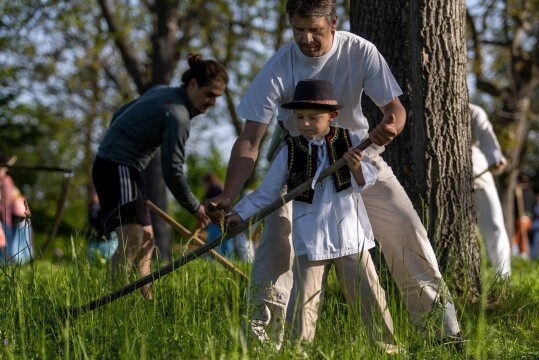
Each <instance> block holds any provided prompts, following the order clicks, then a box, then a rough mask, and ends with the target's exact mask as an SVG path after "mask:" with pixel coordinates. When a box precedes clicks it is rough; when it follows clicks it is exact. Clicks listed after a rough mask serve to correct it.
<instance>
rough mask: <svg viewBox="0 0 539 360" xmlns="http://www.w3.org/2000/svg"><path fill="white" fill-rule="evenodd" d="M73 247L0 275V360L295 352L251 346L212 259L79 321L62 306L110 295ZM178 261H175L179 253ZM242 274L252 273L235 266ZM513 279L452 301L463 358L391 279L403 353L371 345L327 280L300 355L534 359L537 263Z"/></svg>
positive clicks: (522, 266) (237, 302) (238, 285)
mask: <svg viewBox="0 0 539 360" xmlns="http://www.w3.org/2000/svg"><path fill="white" fill-rule="evenodd" d="M77 243H79V242H77V241H72V249H73V250H74V251H71V249H66V252H67V253H69V254H71V255H70V256H68V258H67V259H64V260H62V261H52V260H37V261H35V262H33V263H31V264H29V265H26V266H23V267H2V268H1V269H0V341H3V344H2V343H0V359H27V358H31V359H34V358H40V359H165V358H170V359H243V358H251V359H267V358H271V359H290V358H301V356H302V354H301V352H299V351H297V349H295V348H293V347H292V345H290V344H289V343H286V344H285V345H284V348H283V349H282V350H281V351H275V350H274V349H272V348H271V347H263V346H262V347H261V346H260V345H259V344H255V343H251V342H248V341H247V340H246V338H245V335H244V331H243V330H244V329H243V324H244V320H245V318H244V317H245V315H244V313H245V310H244V309H245V307H246V304H245V302H244V299H245V298H246V296H245V295H246V290H247V284H246V282H245V281H243V280H241V279H240V278H239V277H237V276H236V275H234V274H233V273H231V272H229V271H227V270H226V269H224V268H223V267H222V266H220V265H219V264H218V263H216V262H215V261H208V260H206V259H197V260H195V261H193V262H191V263H189V264H187V265H185V266H184V267H182V268H181V269H178V270H176V271H174V272H173V273H171V274H169V275H167V276H165V277H163V278H162V279H160V280H158V281H157V282H156V283H155V285H154V288H153V290H154V296H155V300H154V301H151V302H148V301H145V300H143V298H142V296H141V295H140V293H138V292H136V293H132V294H130V295H127V296H124V297H122V298H120V299H118V300H116V301H114V302H112V303H110V304H107V305H105V306H103V307H101V308H99V309H96V310H94V311H92V312H89V313H86V314H83V315H80V316H79V317H78V318H77V319H72V318H70V317H69V316H67V315H66V314H67V311H68V309H70V308H72V307H77V306H81V305H83V304H86V303H88V302H90V301H92V300H95V299H97V298H99V297H101V296H103V295H105V294H107V293H108V292H110V291H112V290H115V289H112V288H110V287H109V286H108V285H107V281H106V279H107V276H108V269H107V267H106V266H102V265H101V266H97V265H91V264H89V263H88V262H87V260H86V257H85V254H84V244H83V241H80V245H75V244H77ZM175 255H176V257H178V256H180V255H181V254H175ZM237 265H238V266H240V267H242V270H243V271H244V272H246V273H248V272H249V266H248V265H244V264H237ZM513 265H514V266H513V276H512V279H511V281H509V282H500V281H498V280H497V279H496V278H495V277H494V276H493V274H492V272H491V270H490V269H486V270H485V271H484V272H483V274H484V275H483V276H484V280H483V287H484V294H483V297H482V301H481V303H479V304H470V303H467V302H466V301H464V300H461V299H455V301H456V304H457V309H458V314H459V317H460V324H461V327H462V329H463V332H464V334H465V337H466V339H467V341H466V346H465V350H464V352H458V351H457V350H456V349H454V348H453V347H451V346H448V345H440V344H436V343H435V342H434V341H432V340H430V339H429V337H426V336H425V335H424V334H421V333H419V332H418V331H417V330H416V329H415V328H414V327H413V326H412V325H411V322H410V319H409V316H408V314H407V312H406V310H405V309H404V308H403V305H402V303H401V302H400V300H399V297H398V292H397V291H396V290H395V289H394V288H393V287H392V284H391V282H388V284H389V285H386V293H387V296H388V302H389V304H390V307H391V313H392V314H393V319H394V322H395V329H396V335H397V337H398V339H399V341H400V342H401V343H402V344H403V345H404V347H405V348H406V351H407V353H406V356H402V355H397V356H388V355H385V354H382V353H380V352H379V351H378V350H377V349H375V348H373V347H371V346H369V345H368V343H367V341H366V334H365V330H364V329H363V327H362V326H361V325H359V324H357V323H356V322H355V321H353V320H351V318H350V315H349V312H348V308H347V306H346V305H345V303H344V299H343V297H342V295H341V294H340V290H339V288H338V285H337V283H336V279H335V276H334V274H333V273H332V274H331V276H330V279H329V280H330V281H329V287H328V293H327V295H326V302H325V306H324V310H323V312H322V314H321V317H320V320H319V323H318V331H317V337H316V340H315V342H314V343H313V344H309V345H308V346H307V345H306V346H305V347H304V348H303V350H304V351H305V352H306V353H307V354H308V356H309V358H311V357H312V358H319V359H379V358H409V359H462V358H471V359H489V360H490V359H537V358H539V281H538V279H539V265H538V264H537V263H533V262H525V261H514V264H513Z"/></svg>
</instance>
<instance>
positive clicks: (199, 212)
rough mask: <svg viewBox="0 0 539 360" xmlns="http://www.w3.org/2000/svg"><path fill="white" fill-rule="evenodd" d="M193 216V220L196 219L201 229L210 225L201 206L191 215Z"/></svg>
mask: <svg viewBox="0 0 539 360" xmlns="http://www.w3.org/2000/svg"><path fill="white" fill-rule="evenodd" d="M193 216H194V217H195V219H197V221H198V223H199V224H200V228H201V229H204V228H205V227H206V226H208V225H209V224H210V218H209V217H208V216H207V215H206V211H205V210H204V206H202V205H200V206H199V207H198V210H197V211H196V212H195V213H194V214H193Z"/></svg>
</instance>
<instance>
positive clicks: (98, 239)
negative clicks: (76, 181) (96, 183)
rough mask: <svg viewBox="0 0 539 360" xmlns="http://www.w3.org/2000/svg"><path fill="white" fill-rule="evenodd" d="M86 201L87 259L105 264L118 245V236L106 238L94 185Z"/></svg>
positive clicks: (103, 220)
mask: <svg viewBox="0 0 539 360" xmlns="http://www.w3.org/2000/svg"><path fill="white" fill-rule="evenodd" d="M89 198H90V199H89V203H88V224H89V225H90V227H91V234H90V242H89V243H88V247H87V248H86V255H87V257H88V260H89V261H90V262H91V263H93V264H97V263H100V264H105V263H107V261H109V260H110V259H111V258H112V256H113V255H114V253H115V252H116V248H117V247H118V238H117V237H113V238H107V237H106V231H105V219H104V218H103V212H102V211H101V205H100V204H99V198H98V196H97V192H96V191H95V187H93V186H92V187H91V189H90V196H89Z"/></svg>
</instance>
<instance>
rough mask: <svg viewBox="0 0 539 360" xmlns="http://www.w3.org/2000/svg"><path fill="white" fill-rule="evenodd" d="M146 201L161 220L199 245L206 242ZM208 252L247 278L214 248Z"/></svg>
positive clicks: (246, 278)
mask: <svg viewBox="0 0 539 360" xmlns="http://www.w3.org/2000/svg"><path fill="white" fill-rule="evenodd" d="M146 203H147V204H148V207H149V208H150V210H151V211H153V212H154V213H155V214H157V215H158V216H159V217H161V218H162V219H163V220H165V221H166V222H167V223H169V225H170V226H172V227H173V228H174V229H176V230H178V232H179V233H180V234H182V235H183V236H185V237H188V238H190V239H193V240H194V241H195V242H196V243H197V244H199V245H205V244H206V243H205V242H204V241H203V240H201V239H200V238H199V237H198V236H197V235H196V234H195V235H193V233H192V232H190V231H189V230H187V229H186V228H185V227H183V226H182V225H181V224H180V223H178V222H177V221H176V220H174V219H173V218H171V217H170V216H169V215H168V214H167V213H166V212H164V211H163V210H161V209H160V208H159V207H158V206H157V205H155V204H154V203H153V202H151V201H150V200H147V201H146ZM209 254H210V255H211V256H213V257H214V258H215V259H216V260H217V262H218V263H220V264H222V265H224V267H226V268H228V269H229V270H232V271H233V272H235V273H236V274H238V275H240V276H241V277H242V278H244V279H245V280H249V278H248V277H247V275H245V274H244V273H243V272H241V270H240V269H238V268H237V267H235V266H234V265H233V264H232V263H231V262H230V261H228V260H227V259H226V258H225V257H223V256H222V255H221V254H219V253H218V252H217V251H215V250H213V249H212V250H210V251H209Z"/></svg>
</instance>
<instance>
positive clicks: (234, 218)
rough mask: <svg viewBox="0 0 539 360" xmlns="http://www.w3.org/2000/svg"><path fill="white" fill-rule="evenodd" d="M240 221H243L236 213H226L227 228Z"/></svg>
mask: <svg viewBox="0 0 539 360" xmlns="http://www.w3.org/2000/svg"><path fill="white" fill-rule="evenodd" d="M242 221H243V220H242V218H241V217H240V216H239V215H238V214H236V213H234V214H230V215H228V216H227V217H226V218H225V225H226V227H227V228H231V227H234V226H236V225H238V224H239V223H241V222H242Z"/></svg>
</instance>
